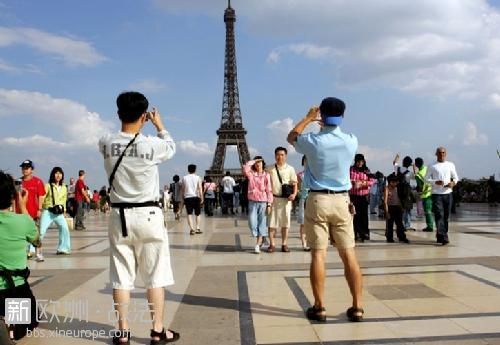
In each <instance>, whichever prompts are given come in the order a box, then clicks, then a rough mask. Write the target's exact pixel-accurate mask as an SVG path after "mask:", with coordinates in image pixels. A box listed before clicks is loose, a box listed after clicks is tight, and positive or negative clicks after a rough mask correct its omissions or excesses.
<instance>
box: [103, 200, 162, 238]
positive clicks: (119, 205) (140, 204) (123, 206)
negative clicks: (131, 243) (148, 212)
mask: <svg viewBox="0 0 500 345" xmlns="http://www.w3.org/2000/svg"><path fill="white" fill-rule="evenodd" d="M111 207H113V208H118V209H119V210H120V222H121V224H122V235H123V237H127V236H128V231H127V223H126V221H125V209H126V208H136V207H160V203H159V202H158V201H146V202H112V203H111Z"/></svg>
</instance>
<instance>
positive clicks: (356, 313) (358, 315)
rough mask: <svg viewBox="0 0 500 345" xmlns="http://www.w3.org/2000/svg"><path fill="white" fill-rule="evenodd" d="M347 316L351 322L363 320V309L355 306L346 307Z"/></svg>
mask: <svg viewBox="0 0 500 345" xmlns="http://www.w3.org/2000/svg"><path fill="white" fill-rule="evenodd" d="M346 314H347V318H348V319H349V321H351V322H360V321H362V320H363V315H364V314H365V311H364V310H363V308H355V307H350V308H349V309H347V312H346Z"/></svg>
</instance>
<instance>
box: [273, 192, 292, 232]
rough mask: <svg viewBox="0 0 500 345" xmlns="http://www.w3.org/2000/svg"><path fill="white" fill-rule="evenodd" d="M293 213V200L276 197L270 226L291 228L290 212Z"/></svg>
mask: <svg viewBox="0 0 500 345" xmlns="http://www.w3.org/2000/svg"><path fill="white" fill-rule="evenodd" d="M291 213H292V202H291V201H288V199H285V198H276V197H275V198H274V200H273V207H272V208H271V214H270V215H269V217H268V219H269V227H270V228H273V229H277V228H289V227H290V214H291Z"/></svg>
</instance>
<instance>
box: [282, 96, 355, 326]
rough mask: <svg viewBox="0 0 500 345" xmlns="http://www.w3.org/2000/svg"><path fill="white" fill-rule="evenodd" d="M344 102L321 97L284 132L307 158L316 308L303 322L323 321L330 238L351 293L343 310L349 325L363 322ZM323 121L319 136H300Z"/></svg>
mask: <svg viewBox="0 0 500 345" xmlns="http://www.w3.org/2000/svg"><path fill="white" fill-rule="evenodd" d="M344 109H345V104H344V102H343V101H341V100H340V99H337V98H333V97H328V98H325V99H324V100H323V101H322V102H321V105H320V107H319V108H318V107H312V108H311V109H310V110H309V112H308V113H307V115H306V116H305V117H304V118H303V119H302V120H300V121H299V123H298V124H296V125H295V127H294V128H293V129H292V130H291V131H290V133H289V134H288V138H287V141H288V142H289V143H290V144H292V145H294V146H295V149H296V150H297V152H299V153H302V154H304V155H306V156H307V165H306V169H305V173H304V181H305V183H306V185H307V186H308V187H309V195H308V197H307V204H306V210H305V224H304V226H305V232H306V238H307V243H308V245H309V246H310V247H311V268H310V281H311V286H312V291H313V296H314V304H313V306H312V307H310V308H309V309H308V310H307V312H306V315H307V318H308V319H310V320H314V321H321V322H325V321H326V310H325V300H324V294H325V260H326V250H327V248H328V245H329V237H331V239H332V240H333V242H334V244H335V246H336V247H337V250H338V253H339V255H340V258H341V259H342V263H343V265H344V276H345V278H346V280H347V283H348V285H349V289H350V292H351V295H352V306H351V307H349V308H348V309H347V312H346V314H347V317H348V319H349V320H350V321H361V320H362V319H363V314H364V310H363V308H362V307H361V295H362V276H361V270H360V268H359V264H358V261H357V258H356V254H355V252H354V246H355V242H354V231H353V227H352V213H354V210H353V209H352V207H350V202H349V194H348V191H349V189H350V188H351V180H350V176H349V164H350V163H351V162H352V159H353V158H354V153H355V152H356V150H357V148H358V140H357V138H356V137H355V136H354V135H352V134H346V133H343V132H342V131H341V129H340V127H339V126H340V124H341V122H342V119H343V117H344ZM317 121H321V123H322V124H323V126H322V128H321V130H320V131H319V133H312V132H311V133H307V134H302V132H303V131H304V129H305V128H306V127H307V126H309V125H310V124H312V123H315V122H317Z"/></svg>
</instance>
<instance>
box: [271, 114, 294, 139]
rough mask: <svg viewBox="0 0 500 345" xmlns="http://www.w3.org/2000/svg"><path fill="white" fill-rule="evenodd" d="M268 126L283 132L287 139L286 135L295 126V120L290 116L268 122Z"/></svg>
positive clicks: (284, 137)
mask: <svg viewBox="0 0 500 345" xmlns="http://www.w3.org/2000/svg"><path fill="white" fill-rule="evenodd" d="M266 128H269V129H271V130H273V131H276V132H279V133H282V134H283V139H286V136H287V135H288V133H289V132H290V131H291V130H292V128H293V120H292V118H290V117H287V118H284V119H282V120H275V121H273V122H271V123H270V124H268V125H267V126H266Z"/></svg>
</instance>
